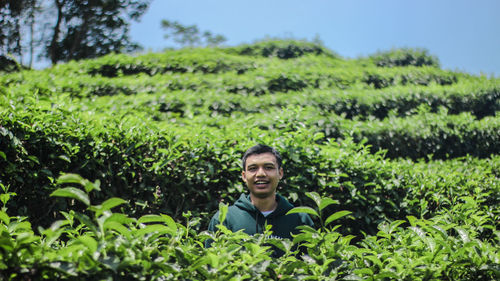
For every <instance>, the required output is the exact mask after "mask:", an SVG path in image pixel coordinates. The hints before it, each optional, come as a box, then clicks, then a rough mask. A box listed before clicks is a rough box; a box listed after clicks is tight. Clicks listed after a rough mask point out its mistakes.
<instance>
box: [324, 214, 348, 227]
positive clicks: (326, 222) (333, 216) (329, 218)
mask: <svg viewBox="0 0 500 281" xmlns="http://www.w3.org/2000/svg"><path fill="white" fill-rule="evenodd" d="M350 214H352V212H351V211H338V212H335V213H333V214H332V215H330V216H329V217H328V218H327V219H326V220H325V225H328V224H329V223H331V222H333V221H335V220H338V219H340V218H342V217H345V216H347V215H350Z"/></svg>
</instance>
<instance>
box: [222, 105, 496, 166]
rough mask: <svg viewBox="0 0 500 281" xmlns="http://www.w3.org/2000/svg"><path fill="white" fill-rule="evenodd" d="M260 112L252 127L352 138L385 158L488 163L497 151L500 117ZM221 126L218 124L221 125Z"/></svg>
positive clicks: (295, 109) (422, 109)
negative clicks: (474, 159)
mask: <svg viewBox="0 0 500 281" xmlns="http://www.w3.org/2000/svg"><path fill="white" fill-rule="evenodd" d="M276 114H277V113H276V112H275V113H272V112H271V113H265V114H261V115H259V117H260V118H259V117H256V121H255V125H256V126H259V128H261V129H264V130H280V131H294V130H296V129H297V128H298V127H308V128H311V130H313V131H315V132H319V133H322V134H324V136H325V138H326V139H328V138H333V139H343V138H345V136H349V137H352V138H353V139H354V140H355V141H356V142H362V141H366V143H367V144H369V145H370V146H371V149H372V151H373V152H377V151H381V150H383V151H385V156H386V157H389V158H410V159H414V160H416V159H420V158H429V157H431V158H435V159H449V158H456V157H462V156H466V155H473V156H475V157H480V158H485V157H486V158H487V157H489V156H490V155H496V154H498V151H500V142H499V140H500V117H499V116H498V115H497V116H494V117H485V118H483V119H481V120H477V119H476V118H475V117H474V116H472V115H471V114H470V113H462V114H459V115H448V114H447V111H446V109H442V111H441V112H439V113H431V112H429V109H428V108H427V107H425V106H421V107H420V108H419V112H418V114H416V115H412V116H409V117H406V118H399V117H395V116H390V117H388V118H386V119H384V120H371V121H357V120H346V119H344V118H342V117H341V116H338V115H335V114H330V115H325V116H321V115H318V114H317V112H316V110H315V108H298V107H291V108H288V109H286V110H284V111H283V112H282V113H281V115H279V117H276V118H273V117H272V116H277V115H276ZM222 126H223V124H222Z"/></svg>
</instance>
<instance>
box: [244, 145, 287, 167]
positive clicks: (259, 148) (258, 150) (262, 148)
mask: <svg viewBox="0 0 500 281" xmlns="http://www.w3.org/2000/svg"><path fill="white" fill-rule="evenodd" d="M268 152H269V153H272V154H273V155H274V157H276V162H278V169H279V168H281V163H282V162H283V160H282V158H281V155H280V153H279V152H278V151H277V150H276V149H274V148H273V147H270V146H268V145H265V144H257V145H254V146H252V147H250V148H249V149H248V150H247V151H246V152H245V154H243V158H242V159H241V160H242V161H241V162H242V165H243V171H245V165H246V162H247V158H248V156H250V155H255V154H262V153H268Z"/></svg>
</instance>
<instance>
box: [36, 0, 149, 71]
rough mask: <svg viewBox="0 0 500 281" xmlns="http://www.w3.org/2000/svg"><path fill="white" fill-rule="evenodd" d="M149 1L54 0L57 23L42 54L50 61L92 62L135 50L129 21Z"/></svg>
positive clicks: (140, 13)
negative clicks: (109, 55)
mask: <svg viewBox="0 0 500 281" xmlns="http://www.w3.org/2000/svg"><path fill="white" fill-rule="evenodd" d="M150 1H151V0H142V1H138V0H88V1H76V0H54V3H55V7H56V10H57V17H56V18H57V20H56V23H55V25H54V28H53V35H52V39H51V41H50V43H49V44H48V45H47V46H46V54H47V56H48V57H49V58H50V60H51V61H52V63H57V62H58V61H68V60H71V59H81V58H93V57H97V56H102V55H105V54H108V53H111V52H117V53H121V52H127V51H132V50H136V49H138V48H139V46H138V45H137V44H134V43H132V42H130V37H129V36H128V31H129V21H130V20H138V19H139V17H140V16H141V15H142V14H143V13H144V12H145V11H146V9H147V7H148V5H149V3H150Z"/></svg>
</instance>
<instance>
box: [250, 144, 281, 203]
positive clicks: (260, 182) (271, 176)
mask: <svg viewBox="0 0 500 281" xmlns="http://www.w3.org/2000/svg"><path fill="white" fill-rule="evenodd" d="M241 177H242V179H243V181H244V182H245V183H246V184H247V186H248V189H249V191H250V194H252V195H253V196H255V197H258V198H267V197H269V196H275V194H276V188H277V187H278V183H279V181H280V179H281V178H282V177H283V169H282V168H278V162H277V161H276V157H275V156H274V155H273V154H272V153H270V152H266V153H262V154H253V155H250V156H248V158H247V159H246V163H245V169H244V171H243V172H242V173H241Z"/></svg>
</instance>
